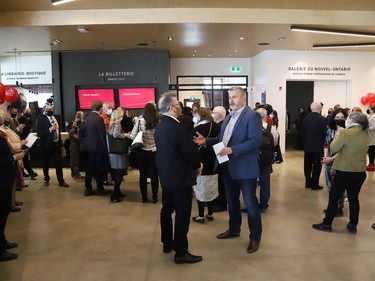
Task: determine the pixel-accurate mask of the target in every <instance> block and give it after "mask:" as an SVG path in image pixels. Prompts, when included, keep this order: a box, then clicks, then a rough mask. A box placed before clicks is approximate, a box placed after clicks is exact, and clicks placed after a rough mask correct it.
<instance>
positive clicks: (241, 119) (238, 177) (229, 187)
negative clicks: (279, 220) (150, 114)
mask: <svg viewBox="0 0 375 281" xmlns="http://www.w3.org/2000/svg"><path fill="white" fill-rule="evenodd" d="M228 94H229V106H230V109H231V112H230V115H228V116H227V117H226V118H225V119H224V121H223V125H222V126H221V131H220V134H219V135H218V136H217V137H216V138H209V139H205V138H204V137H203V136H202V135H200V134H199V133H198V136H197V137H195V138H194V141H195V143H197V144H199V145H204V144H207V145H208V146H212V145H214V144H216V143H219V142H223V144H224V148H223V149H222V150H221V151H219V153H218V154H217V155H218V156H225V155H227V156H228V157H229V161H227V162H224V163H222V164H221V165H220V167H219V169H221V170H222V173H223V179H224V187H225V193H226V197H227V201H228V212H229V229H228V230H227V231H225V232H223V233H220V234H219V235H217V236H216V238H217V239H228V238H234V237H238V236H240V232H241V224H242V217H241V206H240V199H239V197H240V193H241V192H242V197H243V200H244V203H245V205H246V209H247V221H248V226H249V231H250V235H249V239H250V242H249V245H248V247H247V252H248V253H249V254H250V253H254V252H256V251H257V250H258V247H259V244H260V240H261V236H262V220H261V217H260V208H259V203H258V199H257V197H256V181H257V178H258V177H259V176H260V173H259V163H258V154H259V148H260V146H261V143H262V118H261V116H260V114H259V113H257V112H255V111H253V110H251V109H250V108H249V107H248V106H246V102H245V101H246V93H245V91H244V89H242V88H241V87H232V88H230V90H229V91H228ZM215 164H216V165H215V167H217V165H218V161H217V160H216V163H215Z"/></svg>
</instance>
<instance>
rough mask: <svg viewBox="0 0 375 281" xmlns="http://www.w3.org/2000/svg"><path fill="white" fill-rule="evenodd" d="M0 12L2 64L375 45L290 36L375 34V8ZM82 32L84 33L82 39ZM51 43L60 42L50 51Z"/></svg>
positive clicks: (305, 4) (150, 5)
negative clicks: (106, 55) (120, 54)
mask: <svg viewBox="0 0 375 281" xmlns="http://www.w3.org/2000/svg"><path fill="white" fill-rule="evenodd" d="M0 11H1V12H0V56H5V55H14V54H15V53H20V54H21V53H22V54H34V53H35V52H46V51H82V50H85V51H95V50H114V49H157V50H169V52H170V56H171V57H172V58H177V57H193V56H194V57H251V56H254V55H256V54H258V53H261V52H263V51H266V50H305V49H306V50H310V49H311V48H312V46H313V44H344V43H375V37H374V38H364V37H363V38H362V37H353V36H338V35H323V34H313V33H302V32H293V31H291V30H290V27H291V25H301V26H306V27H318V28H329V29H339V30H352V31H359V32H367V33H373V34H375V0H357V1H353V0H336V1H327V0H315V1H301V0H262V1H254V0H228V1H227V0H200V1H198V0H184V1H179V0H163V1H161V0H127V1H124V0H75V1H74V2H71V3H67V4H64V5H60V6H53V5H51V0H30V1H24V0H1V1H0ZM81 26H84V27H85V28H86V29H87V30H88V32H87V33H80V32H79V31H78V30H77V28H78V27H81ZM168 37H173V40H171V41H170V40H168ZM240 38H243V40H241V39H240ZM54 39H59V40H61V41H62V42H61V43H59V44H56V45H54V44H53V41H54ZM260 43H268V45H259V44H260ZM330 50H334V51H338V50H343V49H330ZM345 50H349V51H372V52H374V51H375V47H371V48H349V49H345Z"/></svg>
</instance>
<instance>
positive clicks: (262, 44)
mask: <svg viewBox="0 0 375 281" xmlns="http://www.w3.org/2000/svg"><path fill="white" fill-rule="evenodd" d="M269 44H270V43H266V42H263V43H258V45H259V46H268V45H269Z"/></svg>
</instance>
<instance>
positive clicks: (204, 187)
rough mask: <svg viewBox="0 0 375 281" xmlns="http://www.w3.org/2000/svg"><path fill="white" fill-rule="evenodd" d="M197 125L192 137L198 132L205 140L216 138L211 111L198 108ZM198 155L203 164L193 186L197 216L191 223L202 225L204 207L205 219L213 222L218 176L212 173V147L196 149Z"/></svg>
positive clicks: (217, 128) (216, 127)
mask: <svg viewBox="0 0 375 281" xmlns="http://www.w3.org/2000/svg"><path fill="white" fill-rule="evenodd" d="M196 116H197V117H198V123H197V124H196V125H195V127H194V129H193V131H192V136H195V135H196V132H199V133H200V134H201V135H203V136H206V138H210V137H216V136H217V135H218V134H219V132H220V128H219V125H218V124H217V123H215V122H214V120H213V117H212V113H211V110H210V109H208V108H204V107H200V108H198V109H197V111H196ZM198 150H199V154H200V161H201V163H202V164H203V170H202V175H200V176H199V177H197V185H195V186H194V191H195V197H196V198H197V204H198V216H195V217H193V218H192V219H193V221H195V222H198V223H204V220H205V216H204V207H205V206H207V209H208V214H207V215H206V219H208V220H209V221H213V220H214V216H213V201H214V199H215V198H216V197H217V196H218V194H219V192H218V174H217V172H215V171H214V164H215V159H216V155H215V152H214V150H213V148H212V147H204V146H200V147H198Z"/></svg>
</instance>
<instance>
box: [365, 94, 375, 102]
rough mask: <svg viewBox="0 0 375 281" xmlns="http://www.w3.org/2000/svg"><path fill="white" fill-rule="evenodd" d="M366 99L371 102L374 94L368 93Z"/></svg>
mask: <svg viewBox="0 0 375 281" xmlns="http://www.w3.org/2000/svg"><path fill="white" fill-rule="evenodd" d="M366 97H367V99H368V100H369V101H371V100H372V99H373V98H374V97H375V94H374V93H368V94H367V95H366Z"/></svg>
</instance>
